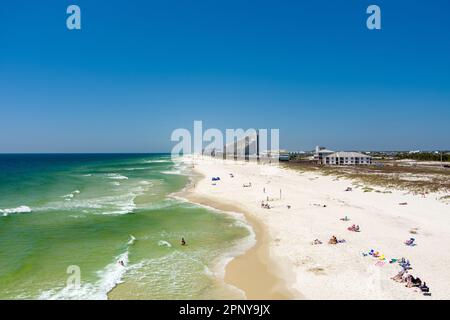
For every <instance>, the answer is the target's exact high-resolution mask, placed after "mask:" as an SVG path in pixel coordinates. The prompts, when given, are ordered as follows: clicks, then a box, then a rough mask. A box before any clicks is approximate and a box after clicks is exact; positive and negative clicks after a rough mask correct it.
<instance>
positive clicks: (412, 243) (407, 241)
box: [404, 238, 416, 247]
mask: <svg viewBox="0 0 450 320" xmlns="http://www.w3.org/2000/svg"><path fill="white" fill-rule="evenodd" d="M415 240H416V239H414V238H410V239H409V240H406V241H405V242H404V244H406V245H407V246H411V247H412V246H414V245H415V244H414V241H415Z"/></svg>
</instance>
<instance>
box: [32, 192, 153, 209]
mask: <svg viewBox="0 0 450 320" xmlns="http://www.w3.org/2000/svg"><path fill="white" fill-rule="evenodd" d="M144 192H145V189H144V188H143V187H141V186H138V187H135V188H133V189H131V190H129V192H127V193H121V194H118V195H112V196H101V197H97V198H91V199H81V198H76V199H73V200H72V201H59V202H52V203H49V204H48V205H47V206H43V207H38V208H35V209H34V211H47V210H68V211H70V210H82V211H83V212H85V213H94V214H127V213H132V212H133V211H134V210H135V209H136V204H135V203H134V199H135V198H136V197H137V196H139V195H141V194H143V193H144Z"/></svg>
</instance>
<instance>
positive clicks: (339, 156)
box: [322, 151, 372, 166]
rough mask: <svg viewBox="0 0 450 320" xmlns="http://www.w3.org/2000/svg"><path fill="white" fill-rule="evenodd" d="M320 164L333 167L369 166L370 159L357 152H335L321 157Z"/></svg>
mask: <svg viewBox="0 0 450 320" xmlns="http://www.w3.org/2000/svg"><path fill="white" fill-rule="evenodd" d="M322 164H326V165H335V166H351V165H370V164H372V157H371V156H369V155H367V154H364V153H359V152H345V151H340V152H335V153H332V154H328V155H326V156H324V157H323V159H322Z"/></svg>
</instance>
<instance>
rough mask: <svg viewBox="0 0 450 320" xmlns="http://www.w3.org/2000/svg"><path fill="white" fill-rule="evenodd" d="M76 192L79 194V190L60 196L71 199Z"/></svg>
mask: <svg viewBox="0 0 450 320" xmlns="http://www.w3.org/2000/svg"><path fill="white" fill-rule="evenodd" d="M77 194H80V190H75V191H72V192H71V193H69V194H66V195H65V196H62V197H63V198H65V199H66V200H68V201H69V200H71V199H72V198H73V197H75V195H77Z"/></svg>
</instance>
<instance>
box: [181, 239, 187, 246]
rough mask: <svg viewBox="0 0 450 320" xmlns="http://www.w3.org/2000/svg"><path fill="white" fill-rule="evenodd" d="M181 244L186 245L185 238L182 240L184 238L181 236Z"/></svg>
mask: <svg viewBox="0 0 450 320" xmlns="http://www.w3.org/2000/svg"><path fill="white" fill-rule="evenodd" d="M181 245H182V246H185V245H186V240H184V238H181Z"/></svg>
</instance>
